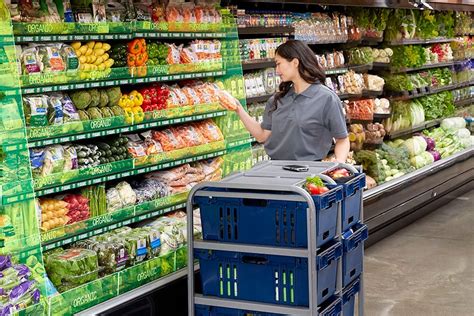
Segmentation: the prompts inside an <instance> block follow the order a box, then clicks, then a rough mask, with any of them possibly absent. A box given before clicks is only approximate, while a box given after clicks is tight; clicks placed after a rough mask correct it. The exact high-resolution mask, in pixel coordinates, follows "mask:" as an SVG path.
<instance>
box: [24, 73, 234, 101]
mask: <svg viewBox="0 0 474 316" xmlns="http://www.w3.org/2000/svg"><path fill="white" fill-rule="evenodd" d="M225 74H226V71H225V70H216V71H207V72H193V73H179V74H169V75H159V76H148V77H129V78H116V79H100V80H97V81H83V82H78V83H60V84H54V83H51V84H45V85H42V86H33V87H23V88H22V89H21V93H22V94H23V95H26V94H35V93H46V92H55V91H69V90H81V89H89V88H104V87H113V86H123V85H135V84H146V83H155V82H167V81H175V80H186V79H197V78H207V77H217V76H223V75H225ZM48 80H49V79H48Z"/></svg>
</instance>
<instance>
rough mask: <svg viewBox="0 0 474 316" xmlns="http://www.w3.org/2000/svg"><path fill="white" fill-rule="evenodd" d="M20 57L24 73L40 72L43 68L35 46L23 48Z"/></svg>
mask: <svg viewBox="0 0 474 316" xmlns="http://www.w3.org/2000/svg"><path fill="white" fill-rule="evenodd" d="M20 59H21V65H22V69H23V71H22V73H23V74H24V75H29V74H34V73H40V72H41V71H42V70H43V65H42V63H41V59H40V57H39V56H38V51H37V50H36V48H35V47H31V48H26V49H23V51H22V53H21V57H20Z"/></svg>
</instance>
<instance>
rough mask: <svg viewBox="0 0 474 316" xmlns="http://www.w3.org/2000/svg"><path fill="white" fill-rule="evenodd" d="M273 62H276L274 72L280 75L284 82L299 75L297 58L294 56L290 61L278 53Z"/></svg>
mask: <svg viewBox="0 0 474 316" xmlns="http://www.w3.org/2000/svg"><path fill="white" fill-rule="evenodd" d="M275 63H276V72H277V74H278V75H279V76H280V78H281V80H282V81H284V82H287V81H294V79H295V78H297V77H298V76H299V72H298V65H299V60H298V59H296V58H295V59H293V60H292V61H288V60H286V59H285V58H283V57H281V56H279V55H276V56H275Z"/></svg>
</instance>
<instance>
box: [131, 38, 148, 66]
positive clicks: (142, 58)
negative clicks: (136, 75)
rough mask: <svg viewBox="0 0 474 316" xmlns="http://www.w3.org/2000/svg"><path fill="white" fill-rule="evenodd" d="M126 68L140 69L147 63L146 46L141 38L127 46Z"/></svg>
mask: <svg viewBox="0 0 474 316" xmlns="http://www.w3.org/2000/svg"><path fill="white" fill-rule="evenodd" d="M127 52H128V55H127V65H128V67H141V66H144V65H146V62H147V61H148V53H147V44H146V40H145V39H143V38H136V39H134V40H132V41H131V42H129V43H128V45H127Z"/></svg>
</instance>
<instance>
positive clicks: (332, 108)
mask: <svg viewBox="0 0 474 316" xmlns="http://www.w3.org/2000/svg"><path fill="white" fill-rule="evenodd" d="M275 62H276V71H277V74H278V75H279V76H280V77H281V81H282V82H281V84H280V87H279V92H277V93H276V94H275V95H274V96H273V97H271V98H270V100H269V101H268V102H267V105H266V108H265V114H264V118H263V123H262V124H259V123H258V122H257V121H255V119H253V118H252V117H250V116H249V115H248V113H247V112H246V111H245V110H244V108H243V107H242V106H238V107H237V108H236V109H235V111H236V113H237V114H238V115H239V117H240V119H241V120H242V122H243V123H244V125H245V127H246V128H247V129H248V131H249V132H250V134H252V136H253V137H255V139H256V140H257V141H258V142H260V143H265V151H266V152H267V154H268V155H269V156H270V158H272V159H276V160H302V161H314V160H321V159H324V158H325V157H326V156H327V154H328V152H329V150H330V148H331V145H332V143H333V139H335V142H336V147H335V149H334V153H335V156H336V160H337V161H338V162H341V163H344V162H345V161H346V159H347V155H348V153H349V149H350V142H349V139H348V134H347V126H346V120H345V117H344V113H343V110H342V104H341V101H340V99H339V97H338V96H337V95H336V94H335V93H334V92H333V91H331V90H330V89H329V88H327V87H326V86H325V85H324V84H323V83H324V81H325V74H324V71H323V70H322V69H321V67H320V66H319V64H318V62H317V59H316V56H315V54H314V53H313V51H312V50H311V49H310V48H309V47H308V46H307V45H306V44H304V43H302V42H300V41H296V40H290V41H288V42H286V43H284V44H282V45H280V46H279V47H278V48H277V50H276V56H275Z"/></svg>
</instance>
